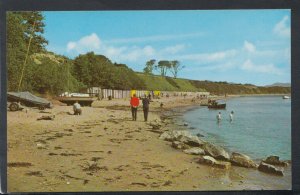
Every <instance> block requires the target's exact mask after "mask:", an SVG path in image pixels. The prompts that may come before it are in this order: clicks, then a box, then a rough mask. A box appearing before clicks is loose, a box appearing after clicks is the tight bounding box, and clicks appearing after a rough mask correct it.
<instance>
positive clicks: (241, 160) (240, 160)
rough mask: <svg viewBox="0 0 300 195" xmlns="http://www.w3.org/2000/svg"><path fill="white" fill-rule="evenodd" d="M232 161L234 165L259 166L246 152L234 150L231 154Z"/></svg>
mask: <svg viewBox="0 0 300 195" xmlns="http://www.w3.org/2000/svg"><path fill="white" fill-rule="evenodd" d="M230 162H231V163H232V164H233V165H237V166H241V167H247V168H257V167H258V165H257V164H256V163H255V162H254V161H253V160H251V158H250V157H249V156H247V155H245V154H241V153H238V152H233V153H232V154H231V158H230Z"/></svg>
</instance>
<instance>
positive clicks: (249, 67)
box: [241, 59, 282, 75]
mask: <svg viewBox="0 0 300 195" xmlns="http://www.w3.org/2000/svg"><path fill="white" fill-rule="evenodd" d="M241 69H242V70H246V71H250V72H257V73H269V74H276V75H281V74H282V71H281V70H280V69H278V68H277V67H275V66H274V64H263V65H256V64H253V63H252V61H251V60H250V59H248V60H246V61H245V62H244V63H243V64H242V66H241Z"/></svg>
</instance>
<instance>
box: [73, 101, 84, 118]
mask: <svg viewBox="0 0 300 195" xmlns="http://www.w3.org/2000/svg"><path fill="white" fill-rule="evenodd" d="M73 111H74V115H81V113H82V110H81V106H80V104H79V103H78V101H76V102H75V103H74V104H73Z"/></svg>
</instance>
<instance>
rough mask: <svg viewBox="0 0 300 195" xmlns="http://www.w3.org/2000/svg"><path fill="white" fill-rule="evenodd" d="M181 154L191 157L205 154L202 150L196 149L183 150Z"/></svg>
mask: <svg viewBox="0 0 300 195" xmlns="http://www.w3.org/2000/svg"><path fill="white" fill-rule="evenodd" d="M183 152H184V153H186V154H192V155H204V154H205V152H204V150H203V149H202V148H198V147H193V148H190V149H186V150H183Z"/></svg>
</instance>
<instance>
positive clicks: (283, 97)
mask: <svg viewBox="0 0 300 195" xmlns="http://www.w3.org/2000/svg"><path fill="white" fill-rule="evenodd" d="M282 99H291V97H290V96H287V95H284V96H282Z"/></svg>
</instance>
